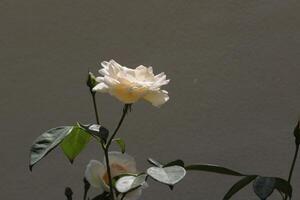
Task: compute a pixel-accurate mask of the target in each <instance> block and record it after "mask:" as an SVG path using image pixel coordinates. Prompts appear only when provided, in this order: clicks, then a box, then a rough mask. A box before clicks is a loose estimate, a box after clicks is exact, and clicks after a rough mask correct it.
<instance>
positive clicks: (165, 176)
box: [147, 166, 186, 185]
mask: <svg viewBox="0 0 300 200" xmlns="http://www.w3.org/2000/svg"><path fill="white" fill-rule="evenodd" d="M147 174H148V175H149V176H150V177H151V178H153V179H154V180H156V181H158V182H160V183H163V184H167V185H175V184H176V183H178V182H179V181H180V180H182V179H183V177H184V176H185V174H186V171H185V169H184V168H183V167H181V166H170V167H163V168H162V167H150V168H148V169H147Z"/></svg>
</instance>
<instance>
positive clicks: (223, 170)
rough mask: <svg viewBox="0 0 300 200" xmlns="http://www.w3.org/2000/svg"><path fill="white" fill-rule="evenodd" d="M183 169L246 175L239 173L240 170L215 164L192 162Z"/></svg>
mask: <svg viewBox="0 0 300 200" xmlns="http://www.w3.org/2000/svg"><path fill="white" fill-rule="evenodd" d="M185 169H186V170H187V171H189V170H196V171H205V172H213V173H218V174H226V175H231V176H246V175H245V174H241V173H240V172H237V171H234V170H231V169H228V168H225V167H221V166H217V165H210V164H194V165H189V166H186V167H185Z"/></svg>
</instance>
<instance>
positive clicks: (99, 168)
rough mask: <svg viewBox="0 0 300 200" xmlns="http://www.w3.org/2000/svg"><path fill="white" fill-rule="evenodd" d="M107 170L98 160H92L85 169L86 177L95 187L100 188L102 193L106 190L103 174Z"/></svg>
mask: <svg viewBox="0 0 300 200" xmlns="http://www.w3.org/2000/svg"><path fill="white" fill-rule="evenodd" d="M105 172H106V167H105V166H104V165H103V164H102V163H101V162H99V161H97V160H91V161H90V162H89V164H88V165H87V167H86V170H85V178H86V179H87V181H88V182H89V183H90V184H91V185H92V186H94V187H96V188H98V191H99V189H100V193H102V192H103V191H104V188H103V182H102V176H103V174H104V173H105Z"/></svg>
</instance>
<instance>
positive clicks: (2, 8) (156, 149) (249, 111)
mask: <svg viewBox="0 0 300 200" xmlns="http://www.w3.org/2000/svg"><path fill="white" fill-rule="evenodd" d="M299 10H300V3H299V1H297V0H285V1H282V0H251V1H246V0H245V1H242V0H227V1H224V0H220V1H216V0H206V1H204V0H199V1H196V0H195V1H183V0H182V1H177V0H169V1H167V0H156V1H139V0H135V1H103V0H89V1H83V0H80V1H79V0H74V1H66V0H51V1H50V0H49V1H46V0H26V1H21V0H2V1H1V2H0V25H1V29H0V74H1V79H0V80H1V83H0V90H1V99H0V121H1V126H0V136H1V145H0V157H1V161H0V175H1V178H0V199H6V200H20V199H30V200H54V199H65V197H64V195H63V191H64V187H65V186H70V187H72V188H73V189H74V192H75V199H82V196H81V195H82V182H81V180H82V177H83V173H84V169H85V165H86V164H87V163H88V161H89V160H90V159H98V160H102V157H103V154H102V153H101V151H100V148H99V147H98V146H97V145H96V143H94V142H92V143H90V144H89V145H88V148H87V149H86V150H84V152H83V153H82V154H81V155H80V156H79V157H78V158H77V159H76V161H75V163H74V165H71V164H69V163H68V161H67V159H66V158H65V157H64V156H63V155H62V152H61V151H60V149H56V150H55V151H53V152H52V153H51V154H49V156H47V158H45V159H44V160H43V161H41V162H40V163H39V164H38V165H36V167H35V168H34V170H33V172H32V173H30V172H29V170H28V160H29V159H28V154H29V148H30V146H31V143H32V142H33V140H34V139H35V138H36V137H37V136H38V135H39V134H41V133H42V132H43V131H45V130H47V129H49V128H52V127H56V126H60V125H72V124H74V123H75V122H77V121H80V122H83V123H89V122H94V113H93V109H92V104H91V98H90V96H89V93H88V90H87V88H86V86H85V78H86V75H87V71H88V69H90V70H91V71H93V72H95V73H96V72H97V70H98V68H99V67H98V66H97V63H98V62H100V61H103V60H109V59H111V58H113V59H115V60H116V61H118V62H120V63H121V64H123V65H126V66H130V67H136V66H138V65H140V64H144V65H147V66H148V65H151V66H153V67H154V71H155V73H159V72H162V71H164V72H165V73H166V74H167V75H168V77H169V78H170V79H171V82H170V84H169V85H168V86H167V87H166V89H167V90H168V91H169V93H170V98H171V99H170V101H169V102H168V103H167V104H165V105H164V106H162V107H161V108H159V109H158V108H155V107H153V106H151V105H150V104H149V103H146V102H139V103H137V104H135V105H134V106H133V112H132V113H130V115H129V116H128V118H127V119H126V121H125V123H124V126H123V127H122V128H121V130H120V133H119V136H121V137H122V138H123V139H124V140H125V141H126V143H127V152H128V153H129V154H131V155H134V156H135V157H136V160H137V162H138V167H139V169H140V170H141V171H142V170H145V169H146V168H147V167H148V166H149V164H148V163H147V162H146V159H147V158H148V157H153V158H155V159H157V160H160V161H163V162H168V161H172V160H174V159H177V158H181V159H183V160H184V161H185V162H186V163H187V164H191V163H195V162H205V163H213V164H219V165H224V166H227V167H230V168H233V169H236V170H239V171H242V172H245V173H253V174H261V175H265V176H280V177H284V178H286V177H287V174H288V169H289V166H290V163H291V159H292V155H293V152H294V141H293V140H294V139H293V136H292V130H293V128H294V126H295V124H296V121H297V119H298V117H299V116H300V104H299V100H300V91H299V90H300V81H299V75H300V66H299V63H300V37H299V33H300V12H299ZM97 97H98V103H99V107H100V110H101V114H100V118H101V121H102V123H103V124H104V125H105V126H106V127H108V128H109V129H111V130H112V129H113V128H114V127H115V125H116V123H117V121H118V119H119V117H120V114H121V109H122V104H121V103H120V102H118V101H117V100H116V99H114V98H112V97H110V96H109V95H103V94H99V95H98V96H97ZM114 148H115V149H117V147H116V146H114ZM237 180H238V178H235V177H230V176H220V175H215V174H209V173H200V172H192V173H188V175H187V176H186V178H185V179H184V180H183V181H182V182H181V183H179V184H178V185H177V186H176V187H175V189H174V191H170V190H169V188H168V187H165V186H161V185H160V184H158V183H156V182H154V181H151V182H150V183H149V184H150V187H149V188H148V189H146V190H144V193H143V197H142V199H143V200H153V199H162V200H163V199H174V200H196V199H197V200H198V199H202V200H220V199H222V197H223V195H224V194H225V193H226V191H227V190H228V189H229V188H230V187H231V185H232V184H234V183H235V182H236V181H237ZM293 184H294V188H295V192H294V199H299V198H300V190H299V186H300V164H299V163H298V165H297V166H296V172H295V175H294V178H293ZM93 192H94V193H95V192H96V190H93ZM233 199H235V200H255V199H258V198H257V197H256V196H255V195H254V194H253V193H252V192H251V185H250V186H249V187H247V188H246V189H244V190H242V191H241V192H240V193H239V194H237V195H236V196H235V197H234V198H233ZM271 199H275V200H276V199H280V198H279V195H278V194H277V193H276V194H274V196H272V197H271Z"/></svg>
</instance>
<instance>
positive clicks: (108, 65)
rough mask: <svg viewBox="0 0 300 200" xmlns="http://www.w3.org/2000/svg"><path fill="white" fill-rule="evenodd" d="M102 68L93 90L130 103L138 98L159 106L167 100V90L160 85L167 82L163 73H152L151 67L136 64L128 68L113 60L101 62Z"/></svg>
mask: <svg viewBox="0 0 300 200" xmlns="http://www.w3.org/2000/svg"><path fill="white" fill-rule="evenodd" d="M101 65H102V66H103V68H102V69H100V70H99V73H100V74H101V75H103V76H102V77H97V78H96V80H97V82H98V84H97V85H96V86H95V87H94V88H93V91H96V92H103V93H109V94H111V95H112V96H114V97H116V98H117V99H119V100H120V101H122V102H123V103H125V104H132V103H134V102H136V101H138V100H140V99H145V100H146V101H149V102H150V103H152V105H154V106H157V107H158V106H160V105H162V104H164V103H166V102H167V101H168V100H169V96H168V92H167V91H166V90H161V86H163V85H166V84H168V83H169V81H170V80H167V79H166V75H165V73H163V72H162V73H160V74H158V75H154V74H153V69H152V67H148V68H147V67H145V66H143V65H140V66H138V67H137V68H135V69H130V68H127V67H124V66H121V65H120V64H118V63H117V62H116V61H114V60H110V61H109V62H106V61H104V62H102V63H101Z"/></svg>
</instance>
